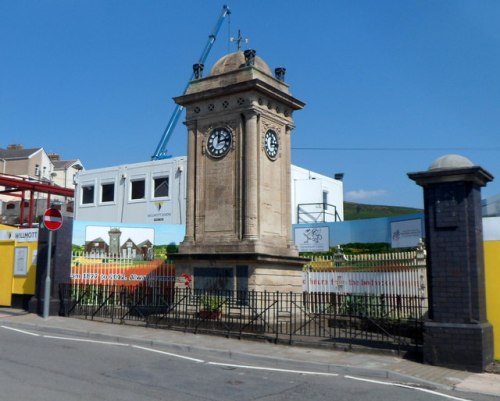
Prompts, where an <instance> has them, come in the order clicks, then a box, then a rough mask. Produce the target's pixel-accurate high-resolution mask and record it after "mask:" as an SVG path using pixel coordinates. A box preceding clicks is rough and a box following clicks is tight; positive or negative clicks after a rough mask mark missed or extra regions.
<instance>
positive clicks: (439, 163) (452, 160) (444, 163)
mask: <svg viewBox="0 0 500 401" xmlns="http://www.w3.org/2000/svg"><path fill="white" fill-rule="evenodd" d="M472 166H474V163H472V162H471V161H470V160H469V159H467V158H466V157H464V156H461V155H445V156H441V157H439V158H437V159H436V160H434V161H433V162H432V163H431V165H430V166H429V169H428V171H435V170H446V169H457V168H467V167H472Z"/></svg>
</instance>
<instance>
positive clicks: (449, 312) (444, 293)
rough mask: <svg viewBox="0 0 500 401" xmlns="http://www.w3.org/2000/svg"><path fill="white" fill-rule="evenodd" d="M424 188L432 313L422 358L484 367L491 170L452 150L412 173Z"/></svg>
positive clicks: (488, 331)
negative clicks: (485, 211) (485, 195)
mask: <svg viewBox="0 0 500 401" xmlns="http://www.w3.org/2000/svg"><path fill="white" fill-rule="evenodd" d="M408 176H409V177H410V179H412V180H414V181H415V182H416V183H417V184H418V185H420V186H422V187H423V189H424V208H425V229H426V230H425V231H426V247H427V252H428V254H427V255H428V256H427V278H428V287H429V316H428V319H427V320H426V321H425V322H424V346H423V353H424V355H423V356H424V362H425V363H428V364H431V365H438V366H444V367H449V368H454V369H463V370H469V371H476V372H481V371H484V370H485V368H486V366H487V365H488V364H490V363H491V362H492V361H493V328H492V326H491V325H490V324H489V323H488V321H487V317H486V297H485V284H484V254H483V229H482V227H483V225H482V216H481V187H483V186H485V185H486V184H487V183H488V182H489V181H491V180H492V179H493V176H492V175H491V174H490V173H489V172H487V171H486V170H484V169H482V168H481V167H479V166H474V165H473V164H472V163H471V162H470V161H469V160H468V159H466V158H464V157H462V156H458V155H448V156H444V157H442V158H440V159H437V160H436V161H435V162H434V163H432V165H431V166H430V167H429V170H427V171H424V172H417V173H409V174H408Z"/></svg>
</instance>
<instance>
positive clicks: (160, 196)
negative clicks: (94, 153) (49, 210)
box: [75, 157, 187, 224]
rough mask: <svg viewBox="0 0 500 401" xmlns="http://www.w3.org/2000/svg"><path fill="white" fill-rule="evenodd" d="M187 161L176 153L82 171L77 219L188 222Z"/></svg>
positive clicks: (123, 221) (141, 222)
mask: <svg viewBox="0 0 500 401" xmlns="http://www.w3.org/2000/svg"><path fill="white" fill-rule="evenodd" d="M186 161H187V158H186V157H175V158H171V159H164V160H156V161H148V162H144V163H136V164H127V165H121V166H114V167H106V168H100V169H94V170H85V171H81V172H80V173H79V174H78V175H77V176H76V184H77V185H76V193H75V203H76V207H75V220H82V221H105V222H120V223H134V224H135V223H139V224H145V223H147V224H185V220H184V219H185V216H186V178H185V172H186Z"/></svg>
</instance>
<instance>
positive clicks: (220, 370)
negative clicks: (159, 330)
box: [0, 326, 498, 401]
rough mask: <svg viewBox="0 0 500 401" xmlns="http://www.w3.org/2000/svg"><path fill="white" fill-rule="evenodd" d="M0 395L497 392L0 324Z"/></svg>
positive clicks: (358, 396) (415, 400)
mask: <svg viewBox="0 0 500 401" xmlns="http://www.w3.org/2000/svg"><path fill="white" fill-rule="evenodd" d="M0 400H1V401H4V400H5V401H12V400H20V401H73V400H89V401H90V400H92V401H95V400H120V401H129V400H130V401H149V400H169V401H192V400H207V401H208V400H210V401H212V400H214V401H215V400H217V401H226V400H227V401H229V400H231V401H235V400H236V401H246V400H266V401H281V400H283V401H295V400H297V401H299V400H300V401H304V400H307V401H315V400H329V401H335V400H342V401H353V400H370V401H382V400H383V401H396V400H397V401H401V400H405V401H446V400H456V401H466V400H470V401H493V400H496V401H498V398H496V397H491V396H486V395H477V394H470V393H463V392H457V391H444V390H440V389H432V388H426V387H422V386H415V385H410V384H405V383H393V382H392V383H391V382H388V381H384V380H380V379H373V378H364V377H355V376H350V375H348V374H346V373H345V372H342V371H339V372H334V371H332V372H324V371H320V370H318V369H317V368H316V369H315V366H314V365H313V364H306V363H298V362H291V361H290V362H287V361H283V360H275V361H274V360H272V359H269V358H266V359H263V360H259V359H258V358H251V359H248V360H246V361H245V360H234V359H231V360H225V359H222V358H221V357H220V356H218V355H216V354H212V353H210V351H209V350H207V351H206V352H201V351H200V352H198V353H197V354H195V355H194V354H193V353H192V352H191V353H189V355H183V354H182V353H172V352H171V351H170V352H169V351H168V350H167V349H162V348H161V347H148V346H144V345H140V344H132V343H130V344H123V343H114V342H108V341H97V340H90V339H88V338H78V337H69V336H63V335H61V336H57V335H47V334H44V333H41V332H40V333H38V332H36V331H26V330H19V329H15V328H12V327H8V326H1V327H0Z"/></svg>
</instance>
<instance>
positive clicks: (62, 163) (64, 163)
mask: <svg viewBox="0 0 500 401" xmlns="http://www.w3.org/2000/svg"><path fill="white" fill-rule="evenodd" d="M52 164H53V165H54V169H56V170H63V169H64V170H65V169H68V168H70V167H71V166H73V165H74V164H80V161H79V160H53V161H52Z"/></svg>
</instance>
